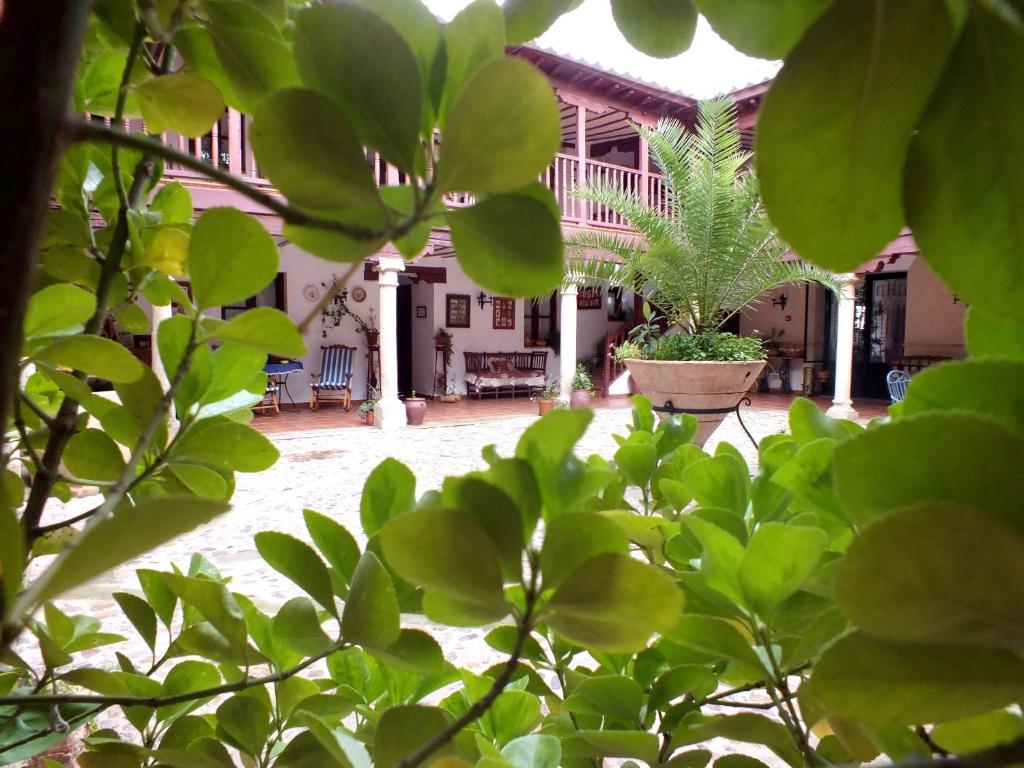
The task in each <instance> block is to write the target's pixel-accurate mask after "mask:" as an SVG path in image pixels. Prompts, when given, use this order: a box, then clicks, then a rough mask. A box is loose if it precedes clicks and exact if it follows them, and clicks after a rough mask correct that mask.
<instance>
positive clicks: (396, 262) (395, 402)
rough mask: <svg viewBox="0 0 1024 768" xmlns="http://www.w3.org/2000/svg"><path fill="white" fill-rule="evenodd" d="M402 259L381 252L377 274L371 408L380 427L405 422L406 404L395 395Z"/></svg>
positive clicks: (391, 427)
mask: <svg viewBox="0 0 1024 768" xmlns="http://www.w3.org/2000/svg"><path fill="white" fill-rule="evenodd" d="M404 271H405V262H404V261H403V260H402V259H400V258H395V257H394V256H381V257H380V260H379V261H378V263H377V272H378V273H379V274H380V279H379V281H378V283H377V284H378V286H379V288H380V308H379V309H380V400H378V401H377V407H376V408H374V423H375V424H376V425H377V426H378V427H380V428H381V429H387V430H392V429H401V428H403V427H404V426H405V425H406V418H405V405H404V404H403V403H402V401H401V400H399V399H398V317H397V305H398V296H397V294H398V273H399V272H404Z"/></svg>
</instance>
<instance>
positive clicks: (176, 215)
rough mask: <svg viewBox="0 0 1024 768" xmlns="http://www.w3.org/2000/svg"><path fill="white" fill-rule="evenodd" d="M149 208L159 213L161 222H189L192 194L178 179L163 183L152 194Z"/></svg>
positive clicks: (190, 219) (190, 218) (190, 220)
mask: <svg viewBox="0 0 1024 768" xmlns="http://www.w3.org/2000/svg"><path fill="white" fill-rule="evenodd" d="M149 210H150V211H152V212H154V213H159V214H160V223H161V224H191V223H192V195H191V194H190V193H189V191H188V187H186V186H185V185H184V184H182V183H181V182H180V181H173V182H171V183H170V184H164V185H163V186H162V187H160V189H159V190H157V193H156V194H155V195H154V196H153V200H152V202H150V204H149Z"/></svg>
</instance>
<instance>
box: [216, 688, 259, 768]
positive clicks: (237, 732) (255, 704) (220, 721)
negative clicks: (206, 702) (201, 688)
mask: <svg viewBox="0 0 1024 768" xmlns="http://www.w3.org/2000/svg"><path fill="white" fill-rule="evenodd" d="M217 731H218V734H221V733H222V734H223V735H224V736H226V737H227V739H228V743H230V744H232V745H233V746H235V747H237V748H238V749H240V750H241V751H242V752H244V753H245V754H247V755H251V756H252V757H259V756H260V754H261V752H262V750H263V745H264V744H266V742H267V737H268V736H269V735H270V712H269V711H268V710H267V705H266V704H264V703H263V702H262V701H260V700H259V699H257V698H256V697H254V696H245V695H238V696H232V697H231V698H230V699H228V700H227V701H225V702H224V703H223V704H221V705H220V706H219V707H217Z"/></svg>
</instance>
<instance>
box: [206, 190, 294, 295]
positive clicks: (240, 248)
mask: <svg viewBox="0 0 1024 768" xmlns="http://www.w3.org/2000/svg"><path fill="white" fill-rule="evenodd" d="M277 265H278V255H277V246H275V245H274V239H273V238H272V237H271V236H270V233H268V232H267V230H266V229H264V228H263V225H262V224H260V223H259V222H258V221H256V219H254V218H253V217H252V216H249V215H247V214H244V213H242V212H241V211H239V210H236V209H234V208H210V209H208V210H206V211H204V212H203V215H202V216H200V217H199V220H198V221H197V222H196V224H195V227H194V228H193V230H192V239H191V240H190V241H189V248H188V271H189V275H190V277H191V278H192V292H193V294H194V296H195V300H196V306H198V307H199V308H200V309H207V308H209V307H217V306H220V305H222V304H235V303H238V302H241V301H243V300H245V299H247V298H249V297H250V296H254V295H256V294H257V293H259V292H260V291H261V290H263V289H264V288H265V287H266V286H267V285H268V284H269V283H270V281H271V280H273V279H274V276H275V275H276V274H277Z"/></svg>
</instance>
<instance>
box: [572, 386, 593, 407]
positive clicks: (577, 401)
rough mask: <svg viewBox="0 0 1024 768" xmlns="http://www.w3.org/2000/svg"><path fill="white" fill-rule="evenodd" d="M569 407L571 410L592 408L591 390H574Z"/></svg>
mask: <svg viewBox="0 0 1024 768" xmlns="http://www.w3.org/2000/svg"><path fill="white" fill-rule="evenodd" d="M569 407H570V408H589V407H590V390H588V389H574V390H573V391H572V394H571V395H569Z"/></svg>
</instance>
